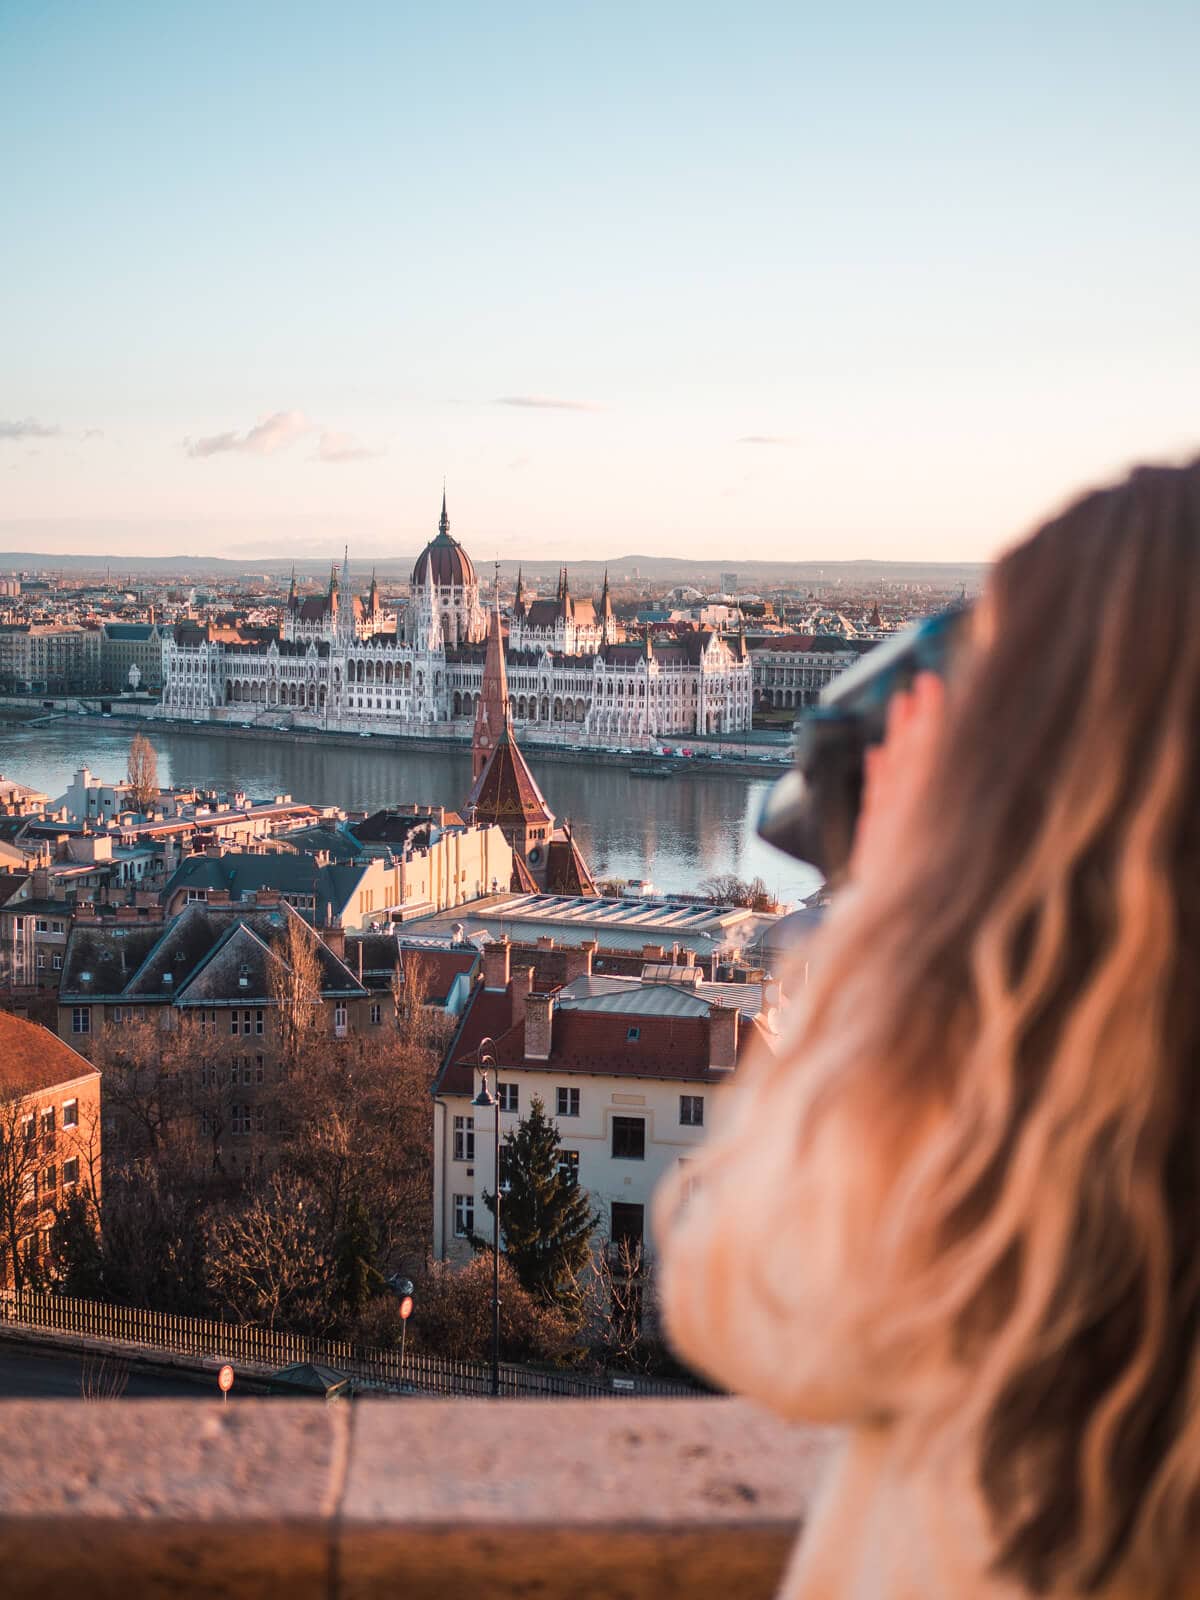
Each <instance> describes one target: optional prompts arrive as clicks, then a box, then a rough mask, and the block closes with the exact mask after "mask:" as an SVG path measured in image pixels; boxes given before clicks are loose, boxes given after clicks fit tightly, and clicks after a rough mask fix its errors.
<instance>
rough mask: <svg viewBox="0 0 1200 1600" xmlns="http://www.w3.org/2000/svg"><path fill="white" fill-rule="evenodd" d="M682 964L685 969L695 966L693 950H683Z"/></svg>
mask: <svg viewBox="0 0 1200 1600" xmlns="http://www.w3.org/2000/svg"><path fill="white" fill-rule="evenodd" d="M683 964H684V966H685V967H694V966H695V965H696V952H695V951H694V950H685V951H684V952H683Z"/></svg>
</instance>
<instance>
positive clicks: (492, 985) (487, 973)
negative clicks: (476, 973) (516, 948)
mask: <svg viewBox="0 0 1200 1600" xmlns="http://www.w3.org/2000/svg"><path fill="white" fill-rule="evenodd" d="M511 960H512V946H511V945H510V944H509V942H508V939H507V938H503V939H493V940H492V942H491V944H488V945H484V947H483V987H484V988H485V989H507V988H508V977H509V971H510V962H511Z"/></svg>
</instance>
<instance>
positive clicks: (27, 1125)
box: [21, 1117, 36, 1144]
mask: <svg viewBox="0 0 1200 1600" xmlns="http://www.w3.org/2000/svg"><path fill="white" fill-rule="evenodd" d="M21 1135H22V1137H23V1139H24V1140H25V1143H26V1144H32V1143H33V1141H34V1138H35V1137H36V1130H35V1126H34V1121H33V1118H32V1117H22V1118H21Z"/></svg>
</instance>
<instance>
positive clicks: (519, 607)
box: [513, 567, 525, 617]
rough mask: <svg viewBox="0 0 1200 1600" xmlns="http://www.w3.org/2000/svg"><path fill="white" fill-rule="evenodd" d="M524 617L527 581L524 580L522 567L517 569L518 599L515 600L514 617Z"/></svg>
mask: <svg viewBox="0 0 1200 1600" xmlns="http://www.w3.org/2000/svg"><path fill="white" fill-rule="evenodd" d="M524 615H525V579H524V569H523V568H522V567H518V568H517V593H516V597H515V598H514V600H513V616H514V617H523V616H524Z"/></svg>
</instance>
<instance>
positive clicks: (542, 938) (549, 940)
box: [537, 933, 554, 950]
mask: <svg viewBox="0 0 1200 1600" xmlns="http://www.w3.org/2000/svg"><path fill="white" fill-rule="evenodd" d="M537 947H538V949H539V950H553V949H554V937H553V935H552V934H549V933H539V934H538V942H537Z"/></svg>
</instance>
